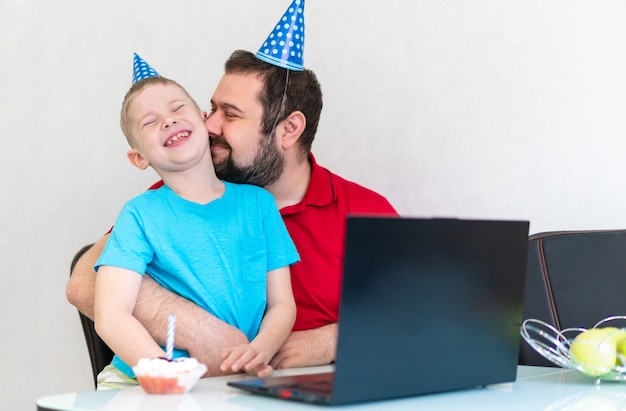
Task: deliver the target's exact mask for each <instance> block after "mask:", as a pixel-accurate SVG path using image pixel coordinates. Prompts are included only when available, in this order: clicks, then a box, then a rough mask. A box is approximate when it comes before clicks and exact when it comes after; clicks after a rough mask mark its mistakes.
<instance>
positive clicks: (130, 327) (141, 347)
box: [94, 266, 165, 366]
mask: <svg viewBox="0 0 626 411" xmlns="http://www.w3.org/2000/svg"><path fill="white" fill-rule="evenodd" d="M140 287H141V274H139V273H136V272H134V271H130V270H127V269H124V268H118V267H111V266H101V267H100V269H99V272H98V276H97V278H96V286H95V300H94V323H95V327H96V331H97V332H98V335H100V337H102V339H103V340H104V342H105V343H106V344H107V345H108V346H109V347H111V349H112V350H113V352H115V353H116V354H117V355H118V356H119V357H120V358H121V359H122V360H123V361H124V362H125V363H126V364H128V365H130V366H134V365H135V364H137V362H139V360H140V359H141V358H155V357H163V356H164V355H165V352H164V351H163V350H162V349H161V347H159V345H158V344H157V343H156V342H155V341H154V339H152V337H151V336H150V334H149V333H148V331H147V330H146V329H145V328H144V327H143V326H142V325H141V323H140V322H139V321H137V319H136V318H135V317H133V309H134V306H135V302H136V300H137V295H138V294H139V289H140Z"/></svg>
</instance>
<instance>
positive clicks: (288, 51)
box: [256, 0, 304, 70]
mask: <svg viewBox="0 0 626 411" xmlns="http://www.w3.org/2000/svg"><path fill="white" fill-rule="evenodd" d="M303 54H304V0H293V2H292V3H291V5H290V6H289V8H288V9H287V11H286V12H285V14H284V15H283V17H282V18H281V19H280V20H279V21H278V23H277V24H276V26H275V27H274V30H273V31H272V32H271V33H270V35H269V36H268V37H267V40H265V42H264V43H263V45H262V46H261V47H260V48H259V51H257V54H256V57H257V58H259V59H261V60H263V61H266V62H268V63H270V64H274V65H276V66H279V67H284V68H288V69H291V70H304V64H303Z"/></svg>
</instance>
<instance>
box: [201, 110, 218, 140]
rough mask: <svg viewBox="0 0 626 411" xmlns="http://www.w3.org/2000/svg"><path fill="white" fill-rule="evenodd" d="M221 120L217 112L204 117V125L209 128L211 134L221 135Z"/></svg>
mask: <svg viewBox="0 0 626 411" xmlns="http://www.w3.org/2000/svg"><path fill="white" fill-rule="evenodd" d="M221 124H222V123H221V121H219V119H218V115H217V114H216V113H211V114H209V115H208V116H207V117H206V118H205V119H204V126H205V127H206V129H207V130H208V132H209V134H213V135H221V134H222V126H221Z"/></svg>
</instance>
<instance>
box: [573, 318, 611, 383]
mask: <svg viewBox="0 0 626 411" xmlns="http://www.w3.org/2000/svg"><path fill="white" fill-rule="evenodd" d="M622 333H623V331H621V330H619V329H617V328H614V327H605V328H591V329H589V330H586V331H583V332H581V333H580V334H578V335H577V336H576V338H574V341H572V344H571V345H570V349H569V352H570V354H571V356H572V359H573V360H574V361H575V362H576V364H577V365H578V367H577V368H578V370H580V372H582V373H583V374H585V375H588V376H590V377H598V376H601V375H603V374H606V373H608V372H609V371H611V369H612V368H613V366H614V365H615V361H616V359H617V342H618V341H620V340H621V338H620V335H621V334H622ZM621 337H623V336H621Z"/></svg>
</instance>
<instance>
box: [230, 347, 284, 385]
mask: <svg viewBox="0 0 626 411" xmlns="http://www.w3.org/2000/svg"><path fill="white" fill-rule="evenodd" d="M221 358H222V363H221V364H220V369H221V370H222V371H224V372H225V371H228V370H230V371H233V372H239V371H244V372H246V373H247V374H250V375H255V376H258V377H266V376H268V375H269V374H270V373H271V372H272V371H273V368H272V367H271V366H269V365H268V364H267V363H268V362H269V358H265V356H264V355H263V353H260V352H258V351H257V350H256V349H254V347H252V346H251V345H250V344H242V345H237V346H235V347H231V348H227V349H225V350H223V351H222V355H221Z"/></svg>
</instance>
